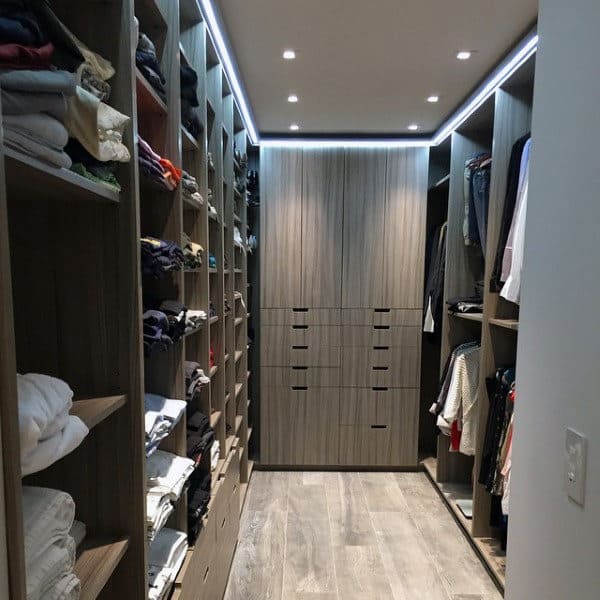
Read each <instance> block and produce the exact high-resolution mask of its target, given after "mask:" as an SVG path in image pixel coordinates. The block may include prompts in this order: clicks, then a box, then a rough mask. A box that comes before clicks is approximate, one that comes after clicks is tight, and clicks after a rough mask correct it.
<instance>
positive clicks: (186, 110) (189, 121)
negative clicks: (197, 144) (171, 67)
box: [179, 64, 202, 139]
mask: <svg viewBox="0 0 600 600" xmlns="http://www.w3.org/2000/svg"><path fill="white" fill-rule="evenodd" d="M179 70H180V80H181V124H182V125H183V126H184V127H185V128H186V129H187V130H188V131H189V133H190V134H191V136H192V137H193V138H194V139H197V138H198V137H199V136H200V134H201V133H202V124H201V123H200V119H199V118H198V114H197V112H196V111H195V110H194V109H195V108H197V107H198V106H200V103H199V102H198V94H197V91H196V90H197V89H198V75H197V73H196V71H194V69H192V67H190V66H188V65H184V64H182V65H181V66H180V67H179Z"/></svg>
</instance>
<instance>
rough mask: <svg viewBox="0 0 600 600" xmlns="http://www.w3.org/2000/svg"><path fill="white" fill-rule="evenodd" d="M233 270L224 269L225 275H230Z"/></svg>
mask: <svg viewBox="0 0 600 600" xmlns="http://www.w3.org/2000/svg"><path fill="white" fill-rule="evenodd" d="M229 273H231V271H230V270H229V269H223V275H229Z"/></svg>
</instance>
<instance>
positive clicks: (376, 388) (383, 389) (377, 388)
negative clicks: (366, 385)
mask: <svg viewBox="0 0 600 600" xmlns="http://www.w3.org/2000/svg"><path fill="white" fill-rule="evenodd" d="M371 389H372V390H373V391H374V392H387V391H388V388H386V387H374V388H371Z"/></svg>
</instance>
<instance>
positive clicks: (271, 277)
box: [260, 148, 302, 308]
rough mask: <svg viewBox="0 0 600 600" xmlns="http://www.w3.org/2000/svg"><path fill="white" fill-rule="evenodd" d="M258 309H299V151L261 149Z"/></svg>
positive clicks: (300, 191)
mask: <svg viewBox="0 0 600 600" xmlns="http://www.w3.org/2000/svg"><path fill="white" fill-rule="evenodd" d="M260 181H261V216H260V218H261V230H262V240H261V241H262V244H261V245H262V247H261V253H260V254H261V306H262V307H264V308H287V307H294V306H297V307H302V268H298V267H299V266H300V261H301V259H302V255H301V248H302V151H301V150H282V149H278V148H266V149H261V156H260Z"/></svg>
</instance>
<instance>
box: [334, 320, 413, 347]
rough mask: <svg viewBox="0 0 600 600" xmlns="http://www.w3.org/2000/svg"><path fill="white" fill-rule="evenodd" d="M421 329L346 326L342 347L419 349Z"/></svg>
mask: <svg viewBox="0 0 600 600" xmlns="http://www.w3.org/2000/svg"><path fill="white" fill-rule="evenodd" d="M420 344H421V328H420V327H392V326H390V325H354V326H352V325H344V326H342V346H344V347H346V348H348V347H352V348H356V347H369V346H370V347H386V346H387V347H391V346H400V347H405V348H410V347H419V346H420Z"/></svg>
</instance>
